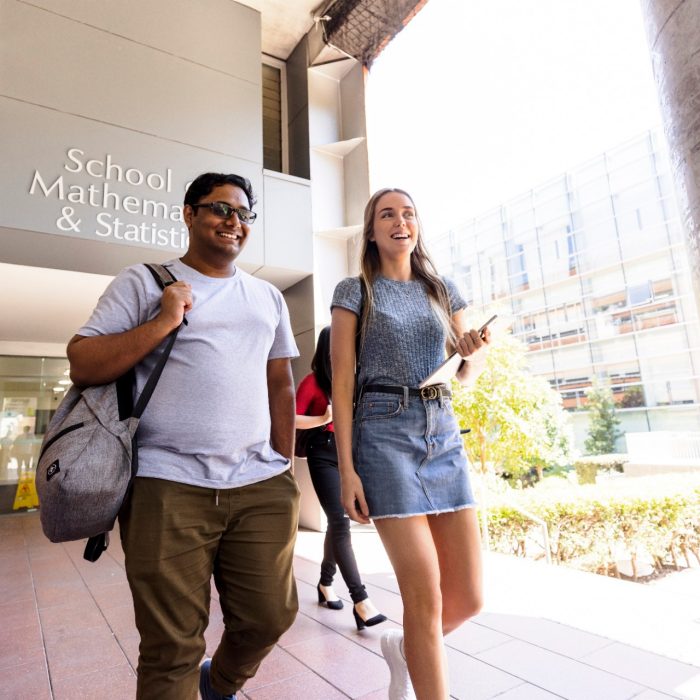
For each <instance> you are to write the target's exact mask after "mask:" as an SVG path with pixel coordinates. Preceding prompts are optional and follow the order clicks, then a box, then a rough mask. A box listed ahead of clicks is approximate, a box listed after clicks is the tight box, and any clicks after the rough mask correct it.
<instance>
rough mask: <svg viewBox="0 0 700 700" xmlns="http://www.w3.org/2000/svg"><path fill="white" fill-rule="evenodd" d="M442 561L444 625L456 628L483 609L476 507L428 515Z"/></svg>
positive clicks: (441, 580)
mask: <svg viewBox="0 0 700 700" xmlns="http://www.w3.org/2000/svg"><path fill="white" fill-rule="evenodd" d="M428 523H429V525H430V530H431V532H432V534H433V542H434V543H435V549H436V551H437V557H438V561H439V562H440V590H441V592H442V628H443V633H444V634H449V633H450V632H452V631H453V630H455V629H457V628H458V627H459V626H460V625H461V624H462V623H463V622H465V621H466V620H468V619H469V618H470V617H473V616H474V615H476V614H477V613H478V612H479V610H481V605H482V597H483V592H482V591H483V583H482V568H483V567H482V561H481V537H480V535H479V522H478V519H477V515H476V510H475V509H474V508H465V509H463V510H458V511H456V512H454V513H441V514H440V515H429V516H428Z"/></svg>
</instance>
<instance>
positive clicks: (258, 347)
mask: <svg viewBox="0 0 700 700" xmlns="http://www.w3.org/2000/svg"><path fill="white" fill-rule="evenodd" d="M166 266H167V267H168V268H169V269H170V270H171V271H172V273H173V275H174V276H175V277H176V278H177V279H178V280H183V281H185V282H188V283H189V284H191V285H192V295H193V306H192V309H191V310H190V311H189V312H188V313H187V316H186V318H187V321H188V324H187V325H185V326H183V327H182V328H181V329H180V332H179V334H178V336H177V339H176V340H175V344H174V346H173V349H172V353H171V355H170V358H169V359H168V361H167V363H166V365H165V369H164V370H163V374H162V375H161V378H160V381H159V382H158V386H157V387H156V390H155V392H154V393H153V396H152V397H151V400H150V402H149V404H148V406H147V408H146V411H145V412H144V414H143V417H142V419H141V423H140V425H139V429H138V445H139V453H138V457H139V470H138V475H139V476H145V477H153V478H158V479H168V480H170V481H177V482H180V483H184V484H192V485H194V486H204V487H209V488H215V489H224V488H232V487H237V486H245V485H247V484H252V483H255V482H257V481H262V480H264V479H269V478H270V477H273V476H275V475H277V474H280V473H282V472H283V471H285V470H286V469H288V468H289V466H290V465H289V460H287V459H286V458H285V457H283V456H282V455H280V454H279V453H278V452H276V451H275V450H274V449H272V446H271V445H270V408H269V402H268V393H267V362H268V360H273V359H279V358H293V357H297V356H298V355H299V352H298V350H297V347H296V344H295V342H294V335H293V333H292V329H291V325H290V322H289V312H288V310H287V306H286V304H285V301H284V298H283V297H282V294H281V293H280V291H279V290H278V289H276V288H275V287H273V286H272V285H271V284H269V283H268V282H265V281H263V280H259V279H257V278H255V277H253V276H251V275H249V274H247V273H246V272H243V271H242V270H240V269H238V268H236V270H235V274H234V275H233V276H232V277H226V278H217V277H208V276H206V275H202V274H201V273H199V272H197V271H196V270H194V269H193V268H191V267H189V266H188V265H185V264H184V263H183V262H181V261H180V260H172V261H170V262H168V263H166ZM161 296H162V291H161V290H160V288H159V287H158V285H157V283H156V281H155V280H154V279H153V276H152V275H151V273H150V272H149V270H148V269H147V268H146V266H145V265H134V266H131V267H127V268H125V269H124V270H122V272H120V273H119V275H118V276H117V277H115V279H114V280H113V281H112V283H111V284H110V285H109V287H107V289H106V290H105V292H104V294H103V295H102V296H101V297H100V299H99V301H98V303H97V306H96V307H95V310H94V311H93V313H92V315H91V316H90V319H89V320H88V322H87V323H86V324H85V325H84V326H83V327H82V328H81V329H80V330H79V331H78V335H83V336H95V335H106V334H111V333H122V332H124V331H127V330H130V329H132V328H135V327H136V326H139V325H141V324H143V323H145V322H146V321H148V320H149V319H151V318H153V317H154V316H156V314H157V313H158V310H159V308H160V298H161ZM164 345H165V341H164V342H163V344H162V345H161V346H160V347H159V348H157V349H156V351H155V352H153V353H151V355H149V356H148V357H147V358H146V359H145V360H144V361H143V362H141V363H140V364H138V365H137V366H136V396H138V394H139V393H140V392H141V390H142V389H143V386H144V384H145V382H146V380H147V378H148V375H149V374H150V372H151V370H152V369H153V366H154V365H155V363H156V362H157V358H158V355H159V354H160V352H162V349H163V347H164Z"/></svg>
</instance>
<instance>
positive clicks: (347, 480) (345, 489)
mask: <svg viewBox="0 0 700 700" xmlns="http://www.w3.org/2000/svg"><path fill="white" fill-rule="evenodd" d="M340 500H341V502H342V504H343V508H344V509H345V512H346V513H347V514H348V516H349V517H350V519H351V520H354V521H355V522H356V523H362V524H363V525H367V524H368V523H369V508H368V507H367V501H366V500H365V490H364V489H363V488H362V481H361V479H360V477H359V476H358V475H357V472H355V471H353V472H352V474H349V475H348V476H342V477H341V480H340Z"/></svg>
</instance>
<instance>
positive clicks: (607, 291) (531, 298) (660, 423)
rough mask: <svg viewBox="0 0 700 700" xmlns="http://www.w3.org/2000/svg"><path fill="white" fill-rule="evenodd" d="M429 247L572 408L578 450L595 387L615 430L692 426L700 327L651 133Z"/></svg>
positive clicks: (668, 183)
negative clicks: (609, 408)
mask: <svg viewBox="0 0 700 700" xmlns="http://www.w3.org/2000/svg"><path fill="white" fill-rule="evenodd" d="M433 248H434V249H435V250H436V253H437V258H438V261H439V265H440V268H441V270H442V271H444V272H446V273H447V274H450V275H451V276H453V277H454V279H455V281H456V282H457V283H458V284H459V285H460V287H461V289H462V291H463V293H464V294H465V297H466V298H467V300H468V301H469V302H470V303H471V304H473V305H474V307H475V309H478V310H482V311H483V315H484V317H485V316H486V315H487V314H488V313H490V312H491V310H492V309H497V310H498V312H499V313H500V314H502V315H503V316H504V317H505V318H507V319H508V322H509V323H510V325H511V329H512V333H513V335H514V336H515V337H517V338H519V339H520V340H522V341H523V342H524V343H525V344H526V346H527V349H528V354H527V358H528V364H529V367H530V369H531V371H532V372H533V373H534V374H536V375H540V376H543V377H546V378H547V379H548V380H549V382H550V384H551V385H552V387H553V388H555V389H557V390H558V391H559V392H560V393H561V396H562V399H563V404H564V407H565V408H566V409H567V410H569V411H571V412H572V419H573V424H574V428H575V432H576V439H577V445H578V446H579V447H582V446H583V442H584V441H585V438H586V435H587V428H588V416H587V414H586V401H587V399H586V390H587V389H588V388H589V387H590V386H591V383H592V381H593V379H594V378H598V379H600V380H601V381H603V382H604V383H607V384H609V385H610V387H611V389H612V392H613V396H614V399H615V402H616V404H617V409H618V415H619V417H620V418H621V421H622V425H621V429H622V430H623V431H624V432H644V431H654V430H680V431H683V430H700V404H699V401H700V394H699V389H700V383H699V375H698V372H699V371H700V325H699V324H698V313H697V306H696V301H695V297H694V294H693V282H692V277H691V272H690V260H689V256H688V253H687V251H686V243H685V234H684V231H683V227H682V224H681V221H680V216H679V211H678V206H677V204H676V200H675V196H674V186H673V182H672V178H671V175H670V165H669V157H668V155H667V152H666V147H665V142H664V139H663V136H662V135H661V134H660V133H657V132H649V133H647V134H645V135H643V136H641V137H639V138H636V139H634V140H632V141H630V142H629V143H625V144H623V145H621V146H619V147H618V148H615V149H613V150H611V151H608V152H606V153H603V154H602V155H601V156H599V157H598V158H595V159H593V160H591V161H590V162H588V163H586V164H584V165H581V166H580V167H577V168H573V169H572V170H571V171H569V172H566V173H564V174H562V175H561V176H559V177H556V178H554V179H552V180H551V181H549V182H547V183H545V184H543V185H541V186H539V187H536V188H534V189H532V190H531V191H529V192H527V193H525V194H523V195H522V196H520V197H517V198H515V199H513V200H511V201H509V202H507V203H505V204H503V205H502V206H500V207H498V208H496V209H494V210H492V211H489V212H487V213H485V214H484V215H482V216H479V217H477V218H475V219H474V220H473V221H470V222H467V223H465V224H464V225H462V226H459V227H456V228H455V229H454V230H453V231H451V232H450V233H449V234H447V235H444V236H441V237H440V238H439V239H438V240H436V241H435V242H434V243H433ZM617 448H618V449H619V450H620V451H624V450H625V444H624V439H621V440H620V441H619V442H618V445H617Z"/></svg>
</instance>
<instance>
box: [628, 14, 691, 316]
mask: <svg viewBox="0 0 700 700" xmlns="http://www.w3.org/2000/svg"><path fill="white" fill-rule="evenodd" d="M641 3H642V10H643V13H644V23H645V25H646V31H647V38H648V40H649V46H650V51H651V58H652V65H653V69H654V77H655V79H656V83H657V86H658V91H659V101H660V104H661V114H662V117H663V121H664V131H665V132H666V138H667V139H668V143H669V147H670V150H671V168H672V171H673V176H674V179H675V182H676V191H677V193H678V198H679V205H680V209H681V216H682V218H683V223H684V224H685V228H686V232H687V236H688V243H689V245H688V248H689V251H690V256H691V261H690V262H691V265H692V270H693V280H694V283H695V296H696V299H697V300H698V304H699V305H700V51H699V50H698V47H700V0H641Z"/></svg>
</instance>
